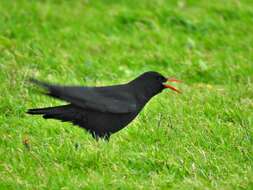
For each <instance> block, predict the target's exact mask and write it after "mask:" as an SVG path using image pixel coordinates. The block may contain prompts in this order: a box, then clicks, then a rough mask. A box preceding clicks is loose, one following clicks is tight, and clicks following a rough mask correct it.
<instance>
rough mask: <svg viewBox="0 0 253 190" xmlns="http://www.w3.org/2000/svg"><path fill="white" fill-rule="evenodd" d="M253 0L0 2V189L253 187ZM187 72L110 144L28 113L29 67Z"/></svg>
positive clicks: (89, 75)
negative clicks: (179, 91) (176, 90)
mask: <svg viewBox="0 0 253 190" xmlns="http://www.w3.org/2000/svg"><path fill="white" fill-rule="evenodd" d="M252 34H253V3H252V1H250V0H242V1H237V0H215V1H210V2H209V1H206V0H201V1H198V0H190V1H184V0H182V1H175V0H173V1H163V0H158V1H149V0H132V1H118V0H114V1H113V0H107V1H96V0H95V1H88V0H82V1H60V0H58V1H57V0H55V1H42V0H41V1H25V0H16V1H9V0H1V1H0V89H1V91H0V102H1V105H0V113H1V115H0V189H64V190H66V189H217V190H218V189H253V169H252V167H253V128H252V127H253V112H252V110H253V109H252V108H253V66H252V65H253V62H252V60H253V46H252V44H253V35H252ZM148 70H155V71H158V72H161V73H162V74H164V75H166V76H175V77H177V78H180V79H182V80H184V81H185V84H183V85H181V86H180V88H181V89H182V90H183V91H184V93H183V94H182V95H178V94H175V93H173V92H171V91H170V92H169V94H168V93H166V92H165V93H163V94H161V95H159V96H157V97H156V98H154V99H153V100H152V101H151V102H150V103H149V104H148V105H147V106H146V107H145V109H144V110H143V111H142V113H141V114H140V115H139V117H138V118H137V119H136V120H135V121H134V122H133V123H131V124H130V125H129V127H128V128H126V129H124V130H122V131H120V132H119V133H117V134H116V135H113V136H112V138H111V141H110V142H109V143H105V142H103V141H100V142H96V141H95V140H93V139H92V138H91V136H90V135H88V134H87V133H86V132H84V131H83V130H81V129H79V128H77V127H73V126H72V125H70V124H68V123H61V122H58V121H53V120H43V119H41V118H40V117H31V116H28V115H26V114H25V111H26V110H27V109H28V108H32V107H42V106H50V105H58V104H59V103H61V102H58V101H55V100H52V99H50V98H48V97H44V96H41V95H39V94H38V93H37V92H36V89H35V88H34V87H31V86H30V85H28V84H27V83H26V82H25V81H26V80H27V78H28V77H30V76H34V77H36V78H38V79H44V80H46V81H51V82H57V83H64V84H83V85H108V84H116V83H123V82H126V81H128V80H130V79H132V78H134V77H136V76H137V75H139V74H140V73H142V72H144V71H148Z"/></svg>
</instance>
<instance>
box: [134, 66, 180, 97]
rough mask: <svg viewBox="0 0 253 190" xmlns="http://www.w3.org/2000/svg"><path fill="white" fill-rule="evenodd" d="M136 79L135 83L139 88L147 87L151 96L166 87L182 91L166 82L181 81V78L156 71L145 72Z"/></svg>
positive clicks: (146, 89)
mask: <svg viewBox="0 0 253 190" xmlns="http://www.w3.org/2000/svg"><path fill="white" fill-rule="evenodd" d="M134 81H136V82H135V83H136V84H137V86H138V87H139V88H141V89H145V91H146V93H148V94H149V95H150V96H154V95H156V94H158V93H160V92H161V91H162V90H164V89H166V88H168V89H171V90H173V91H175V92H178V93H181V92H180V91H179V90H178V89H176V88H175V87H173V86H171V85H169V84H166V82H181V81H180V80H177V79H174V78H166V77H164V76H163V75H161V74H160V73H158V72H155V71H149V72H145V73H143V74H142V75H140V76H139V77H137V78H136V79H135V80H134Z"/></svg>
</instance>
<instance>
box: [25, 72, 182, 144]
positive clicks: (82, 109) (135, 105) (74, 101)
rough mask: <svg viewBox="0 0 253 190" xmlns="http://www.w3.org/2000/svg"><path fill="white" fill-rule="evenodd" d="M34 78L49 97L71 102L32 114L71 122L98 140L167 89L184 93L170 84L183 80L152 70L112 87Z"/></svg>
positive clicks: (107, 135) (130, 119)
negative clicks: (78, 84) (60, 82)
mask: <svg viewBox="0 0 253 190" xmlns="http://www.w3.org/2000/svg"><path fill="white" fill-rule="evenodd" d="M30 81H31V82H32V83H34V84H35V85H38V86H40V87H41V88H43V89H44V90H45V92H44V94H46V95H47V96H50V97H53V98H56V99H60V100H63V101H65V102H67V104H65V105H59V106H55V107H45V108H35V109H28V111H27V113H28V114H31V115H42V116H43V118H45V119H56V120H60V121H62V122H71V123H72V124H74V125H76V126H79V127H81V128H83V129H85V130H86V131H88V132H89V133H90V134H91V135H92V137H93V138H95V139H96V140H99V139H105V140H107V141H109V139H110V136H111V135H112V134H114V133H116V132H118V131H119V130H121V129H123V128H124V127H126V126H127V125H128V124H129V123H130V122H131V121H132V120H133V119H134V118H136V116H137V115H138V114H139V113H140V111H141V110H142V109H143V107H144V106H145V105H146V104H147V103H148V102H149V100H150V99H151V98H152V97H154V96H155V95H157V94H159V93H161V92H162V91H163V90H164V89H171V90H173V91H176V92H178V93H181V91H179V90H178V89H177V88H175V87H173V86H171V85H169V84H167V83H166V82H181V81H180V80H177V79H174V78H166V77H164V76H163V75H162V74H160V73H158V72H156V71H148V72H145V73H143V74H141V75H139V76H138V77H136V78H135V79H133V80H132V81H130V82H128V83H124V84H119V85H111V86H98V87H92V86H73V85H72V86H69V85H67V86H64V85H56V84H49V83H47V82H44V81H39V80H37V79H34V78H31V79H30Z"/></svg>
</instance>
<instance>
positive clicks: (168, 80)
mask: <svg viewBox="0 0 253 190" xmlns="http://www.w3.org/2000/svg"><path fill="white" fill-rule="evenodd" d="M167 82H182V81H181V80H177V79H174V78H168V79H167ZM163 86H164V88H169V89H171V90H174V91H176V92H177V93H182V92H181V91H180V90H178V89H176V88H175V87H173V86H171V85H169V84H163Z"/></svg>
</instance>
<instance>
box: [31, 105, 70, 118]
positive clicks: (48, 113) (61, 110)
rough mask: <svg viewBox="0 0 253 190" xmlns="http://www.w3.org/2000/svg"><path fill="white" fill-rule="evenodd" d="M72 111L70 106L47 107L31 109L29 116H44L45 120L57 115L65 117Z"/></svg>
mask: <svg viewBox="0 0 253 190" xmlns="http://www.w3.org/2000/svg"><path fill="white" fill-rule="evenodd" d="M70 109H71V106H70V105H63V106H57V107H47V108H36V109H29V110H28V111H27V113H28V114H31V115H41V114H42V115H43V117H44V118H55V116H57V115H65V114H66V113H68V112H69V110H70Z"/></svg>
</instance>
